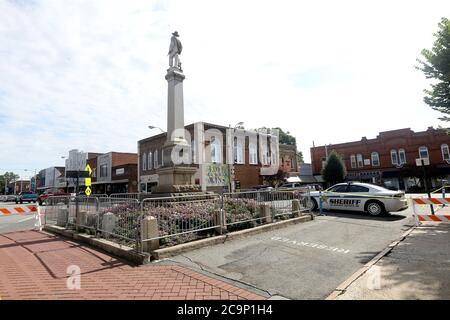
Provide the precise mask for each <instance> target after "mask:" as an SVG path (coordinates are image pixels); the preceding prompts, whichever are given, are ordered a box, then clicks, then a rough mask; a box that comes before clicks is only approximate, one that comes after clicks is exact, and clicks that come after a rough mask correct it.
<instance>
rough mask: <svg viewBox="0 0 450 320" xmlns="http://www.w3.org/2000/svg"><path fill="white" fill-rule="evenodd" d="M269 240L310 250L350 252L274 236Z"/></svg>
mask: <svg viewBox="0 0 450 320" xmlns="http://www.w3.org/2000/svg"><path fill="white" fill-rule="evenodd" d="M270 240H274V241H279V242H283V243H288V244H294V245H297V246H303V247H310V248H316V249H321V250H328V251H333V252H337V253H349V252H350V250H349V249H342V248H336V247H330V246H327V245H325V244H318V243H313V242H305V241H300V240H298V241H297V240H290V239H288V238H283V237H275V236H274V237H271V238H270Z"/></svg>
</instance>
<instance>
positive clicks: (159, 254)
mask: <svg viewBox="0 0 450 320" xmlns="http://www.w3.org/2000/svg"><path fill="white" fill-rule="evenodd" d="M311 220H314V216H313V215H304V216H301V217H297V218H293V219H289V220H284V221H280V222H275V223H270V224H266V225H262V226H258V227H254V228H251V229H245V230H239V231H235V232H230V233H228V234H226V235H220V236H215V237H211V238H207V239H201V240H197V241H192V242H188V243H183V244H179V245H176V246H173V247H169V248H163V249H158V250H155V251H152V252H151V254H152V256H153V257H154V258H155V259H157V260H161V259H165V258H170V257H173V256H176V255H178V254H181V253H184V252H187V251H191V250H194V249H199V248H203V247H206V246H211V245H215V244H219V243H224V242H225V241H227V240H233V239H239V238H243V237H246V236H250V235H254V234H258V233H262V232H265V231H271V230H276V229H281V228H284V227H286V226H289V225H293V224H298V223H303V222H307V221H311Z"/></svg>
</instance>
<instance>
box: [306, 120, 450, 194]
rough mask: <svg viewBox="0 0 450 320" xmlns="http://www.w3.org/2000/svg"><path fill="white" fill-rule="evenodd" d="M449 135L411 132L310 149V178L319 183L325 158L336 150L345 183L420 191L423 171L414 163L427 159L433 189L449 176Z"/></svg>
mask: <svg viewBox="0 0 450 320" xmlns="http://www.w3.org/2000/svg"><path fill="white" fill-rule="evenodd" d="M449 146H450V135H448V134H447V133H446V131H445V130H441V129H434V128H433V127H429V128H428V129H427V130H426V131H421V132H414V131H412V130H411V129H410V128H406V129H399V130H391V131H385V132H380V133H379V134H378V136H377V137H376V138H375V139H367V138H366V137H363V138H362V139H361V140H360V141H354V142H347V143H339V144H332V145H326V146H318V147H313V148H311V160H312V166H313V174H314V176H316V177H318V178H319V180H320V174H321V170H322V167H323V165H324V163H325V161H326V159H327V156H328V154H329V153H330V152H331V151H333V150H335V151H336V152H337V153H338V154H339V155H340V156H341V157H342V159H343V160H344V162H345V167H346V169H347V180H354V181H363V182H371V183H376V184H380V185H385V186H386V187H391V188H398V189H401V190H408V189H410V188H411V187H414V188H417V187H419V188H422V187H423V182H421V178H422V177H423V168H421V167H418V166H417V165H416V159H418V158H423V159H428V161H429V165H427V166H426V167H425V168H426V171H427V175H428V177H429V178H430V182H431V184H432V187H436V186H439V185H440V184H441V182H442V179H445V178H447V177H448V176H449V175H450V152H449Z"/></svg>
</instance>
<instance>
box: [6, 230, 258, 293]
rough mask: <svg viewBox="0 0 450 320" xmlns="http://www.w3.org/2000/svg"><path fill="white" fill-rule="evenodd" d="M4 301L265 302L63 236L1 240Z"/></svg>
mask: <svg viewBox="0 0 450 320" xmlns="http://www.w3.org/2000/svg"><path fill="white" fill-rule="evenodd" d="M71 265H76V266H78V267H79V268H80V271H81V277H80V285H81V286H80V287H81V289H75V290H74V289H68V287H67V280H68V278H69V276H70V275H69V274H68V273H67V268H68V267H69V266H71ZM72 283H73V282H72ZM0 299H14V300H16V299H20V300H21V299H51V300H56V299H58V300H59V299H95V300H97V299H153V300H185V299H192V300H207V299H208V300H209V299H211V300H212V299H222V300H236V299H240V300H241V299H248V300H258V299H264V298H263V297H262V296H259V295H256V294H254V293H252V292H249V291H247V290H244V289H241V288H238V287H236V286H233V285H230V284H228V283H226V282H223V281H220V280H217V279H214V278H211V277H208V276H206V275H203V274H201V273H198V272H195V271H193V270H190V269H187V268H184V267H180V266H175V265H173V266H168V265H164V266H163V265H146V266H140V267H135V266H131V265H129V264H127V263H124V262H122V261H120V260H118V259H116V258H113V257H111V256H109V255H107V254H104V253H101V252H99V251H96V250H94V249H92V248H89V247H86V246H83V245H81V244H79V243H76V242H73V241H70V240H67V239H64V238H62V237H59V236H55V235H51V234H48V233H45V232H37V231H25V232H14V233H8V234H3V235H0Z"/></svg>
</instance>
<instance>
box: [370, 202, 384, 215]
mask: <svg viewBox="0 0 450 320" xmlns="http://www.w3.org/2000/svg"><path fill="white" fill-rule="evenodd" d="M366 211H367V212H368V213H369V214H370V215H371V216H379V215H382V214H383V213H384V212H385V210H384V206H383V204H382V203H381V202H378V201H370V202H369V203H368V204H367V206H366Z"/></svg>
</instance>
